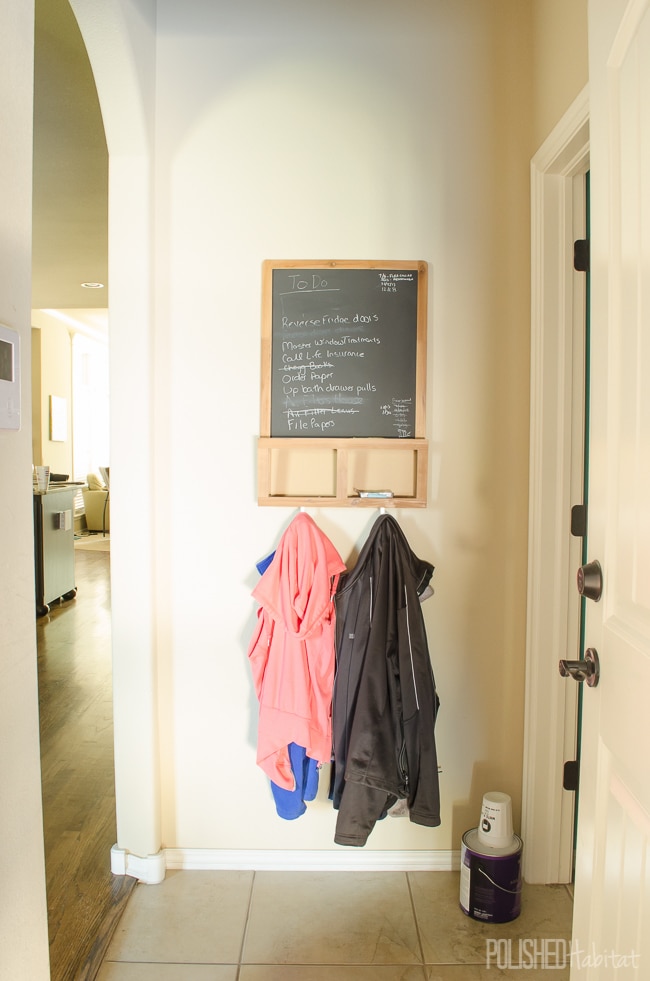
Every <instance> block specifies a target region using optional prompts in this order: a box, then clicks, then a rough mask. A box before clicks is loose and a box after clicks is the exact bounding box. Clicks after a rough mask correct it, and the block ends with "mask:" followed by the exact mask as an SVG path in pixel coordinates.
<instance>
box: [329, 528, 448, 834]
mask: <svg viewBox="0 0 650 981" xmlns="http://www.w3.org/2000/svg"><path fill="white" fill-rule="evenodd" d="M432 574H433V566H432V565H431V564H430V563H429V562H426V561H424V560H423V559H419V558H418V557H417V556H416V555H415V554H414V553H413V552H412V551H411V548H410V546H409V544H408V542H407V540H406V537H405V536H404V533H403V532H402V530H401V528H400V526H399V525H398V523H397V521H396V520H395V519H394V518H393V517H392V516H391V515H388V514H385V515H381V516H380V517H379V518H378V519H377V520H376V522H375V524H374V525H373V527H372V530H371V532H370V536H369V537H368V540H367V541H366V543H365V545H364V546H363V549H362V550H361V553H360V555H359V559H358V561H357V563H356V565H355V567H354V569H353V570H352V572H350V573H348V574H347V575H344V576H342V577H341V580H340V582H339V587H338V590H337V592H336V596H335V605H336V677H335V681H334V693H333V702H332V737H333V757H334V763H333V767H332V783H331V798H332V802H333V805H334V807H335V808H336V809H337V810H338V812H339V813H338V817H337V822H336V832H335V835H334V840H335V842H337V843H338V844H340V845H357V846H359V845H365V843H366V841H367V839H368V835H369V834H370V832H371V831H372V829H373V827H374V825H375V822H376V821H377V820H379V819H380V818H382V817H384V816H385V814H386V812H387V811H388V809H389V808H390V807H392V805H393V804H394V803H395V802H396V801H397V800H398V799H406V800H407V802H408V808H409V816H410V819H411V821H413V822H414V823H415V824H423V825H426V826H428V827H437V826H438V825H439V824H440V791H439V784H438V759H437V754H436V743H435V737H434V727H435V721H436V714H437V711H438V705H439V700H438V695H437V692H436V688H435V681H434V677H433V671H432V668H431V661H430V659H429V650H428V645H427V637H426V630H425V625H424V618H423V616H422V609H421V604H420V596H421V595H422V593H423V592H424V590H425V589H426V588H427V586H428V585H429V581H430V579H431V576H432Z"/></svg>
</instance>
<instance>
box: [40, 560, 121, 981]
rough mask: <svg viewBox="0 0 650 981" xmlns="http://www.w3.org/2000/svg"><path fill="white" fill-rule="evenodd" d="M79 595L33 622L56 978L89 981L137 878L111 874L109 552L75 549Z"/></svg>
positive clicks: (58, 980)
mask: <svg viewBox="0 0 650 981" xmlns="http://www.w3.org/2000/svg"><path fill="white" fill-rule="evenodd" d="M75 570H76V584H77V590H78V592H77V597H76V599H74V600H71V601H68V602H65V603H62V604H60V605H53V606H52V609H51V612H50V614H49V615H48V616H46V617H41V618H39V619H38V620H37V643H38V676H39V702H40V720H41V767H42V782H43V819H44V833H45V868H46V877H47V903H48V918H49V936H50V965H51V977H52V981H91V979H92V978H94V977H95V975H96V973H97V971H98V969H99V966H100V964H101V960H102V957H103V953H104V950H105V948H106V946H107V945H108V942H109V940H110V937H111V936H112V933H113V931H114V929H115V926H116V924H117V921H118V920H119V916H120V915H121V913H122V910H123V908H124V906H125V904H126V900H127V898H128V896H129V895H130V893H131V891H132V889H133V887H134V886H135V879H133V878H131V877H128V876H114V875H113V874H112V873H111V870H110V850H111V847H112V845H114V844H115V841H116V838H117V835H116V827H115V775H114V766H113V719H112V685H111V610H110V605H111V604H110V580H109V570H110V553H109V552H99V551H97V552H96V551H85V550H80V549H75Z"/></svg>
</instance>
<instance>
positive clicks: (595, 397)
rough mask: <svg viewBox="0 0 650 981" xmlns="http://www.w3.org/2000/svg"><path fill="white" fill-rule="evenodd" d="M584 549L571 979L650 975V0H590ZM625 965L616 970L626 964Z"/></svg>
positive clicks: (641, 976)
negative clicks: (596, 667)
mask: <svg viewBox="0 0 650 981" xmlns="http://www.w3.org/2000/svg"><path fill="white" fill-rule="evenodd" d="M589 33H590V36H589V47H590V94H591V186H592V194H591V215H592V235H591V246H592V275H591V287H592V302H591V331H592V347H591V426H590V479H589V500H590V506H589V547H590V558H591V559H596V558H597V559H599V560H600V562H601V564H602V566H603V570H604V578H605V587H604V592H603V597H602V599H601V600H600V601H599V602H598V603H593V602H588V603H587V616H586V636H585V640H586V644H587V646H590V647H595V648H597V650H598V653H599V656H600V667H601V678H600V683H599V685H598V687H597V688H594V689H588V690H585V692H584V698H583V721H582V755H581V761H582V764H581V779H580V801H579V813H578V842H577V861H576V887H575V913H574V927H573V942H574V946H573V958H572V968H571V977H572V979H573V978H581V979H582V978H590V979H592V978H598V979H599V981H603V979H610V978H615V977H616V978H619V977H621V976H625V977H628V976H629V977H638V978H645V977H650V945H649V944H648V939H647V938H648V926H649V925H650V763H649V760H650V754H649V753H648V744H649V740H650V705H649V704H648V700H649V695H650V398H649V397H648V393H647V389H648V382H649V380H650V261H649V260H650V238H649V235H650V101H649V99H648V93H650V0H630V2H625V0H590V3H589ZM623 967H624V968H625V971H624V973H623V974H621V970H622V968H623Z"/></svg>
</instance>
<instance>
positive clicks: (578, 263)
mask: <svg viewBox="0 0 650 981" xmlns="http://www.w3.org/2000/svg"><path fill="white" fill-rule="evenodd" d="M573 268H574V269H575V271H576V272H589V239H588V238H579V239H577V240H576V241H575V242H574V243H573Z"/></svg>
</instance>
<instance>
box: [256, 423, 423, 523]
mask: <svg viewBox="0 0 650 981" xmlns="http://www.w3.org/2000/svg"><path fill="white" fill-rule="evenodd" d="M428 449H429V445H428V441H427V440H426V439H378V438H368V439H355V438H352V439H326V438H322V437H317V438H314V439H299V440H296V439H291V438H280V437H270V436H266V437H265V436H262V437H260V438H259V440H258V451H257V455H258V488H259V491H258V504H260V505H262V506H275V507H309V506H311V507H328V508H329V507H357V508H379V507H382V508H424V507H426V506H427V473H428ZM358 490H366V491H372V490H390V491H393V494H394V496H393V497H381V498H377V497H372V498H369V497H360V496H359V494H358V493H357V492H358Z"/></svg>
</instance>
